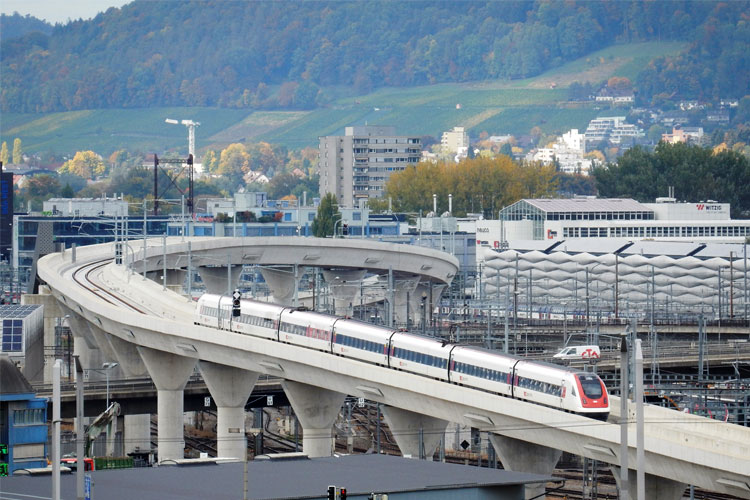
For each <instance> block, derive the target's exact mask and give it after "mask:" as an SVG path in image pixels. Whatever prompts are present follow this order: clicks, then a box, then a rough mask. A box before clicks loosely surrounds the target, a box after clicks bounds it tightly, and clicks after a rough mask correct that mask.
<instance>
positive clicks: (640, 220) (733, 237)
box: [477, 198, 750, 248]
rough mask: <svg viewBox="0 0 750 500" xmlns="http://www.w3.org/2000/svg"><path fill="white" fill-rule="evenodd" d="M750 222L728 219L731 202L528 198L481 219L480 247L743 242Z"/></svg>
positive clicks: (478, 237) (478, 223)
mask: <svg viewBox="0 0 750 500" xmlns="http://www.w3.org/2000/svg"><path fill="white" fill-rule="evenodd" d="M747 236H750V220H736V219H731V217H730V206H729V204H728V203H717V202H713V201H708V202H700V203H678V202H676V200H675V199H673V198H658V199H657V200H656V203H639V202H637V201H635V200H633V199H629V198H609V199H598V198H573V199H524V200H520V201H518V202H516V203H514V204H512V205H510V206H508V207H505V208H504V209H502V210H501V211H500V218H499V220H481V221H477V245H478V246H483V247H489V248H503V247H504V246H505V243H504V242H508V241H512V240H552V241H562V240H570V239H578V238H581V239H590V238H596V239H602V238H624V239H627V240H658V241H670V242H680V241H682V242H698V243H744V241H745V238H746V237H747Z"/></svg>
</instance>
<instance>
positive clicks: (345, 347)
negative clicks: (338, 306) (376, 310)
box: [331, 319, 396, 366]
mask: <svg viewBox="0 0 750 500" xmlns="http://www.w3.org/2000/svg"><path fill="white" fill-rule="evenodd" d="M394 333H396V330H393V329H391V328H383V327H382V326H376V325H373V324H371V323H365V322H362V321H357V320H354V319H340V320H339V321H337V322H336V326H335V327H334V330H333V342H332V343H331V349H332V352H333V353H334V354H338V355H341V356H347V357H352V358H356V359H359V360H362V361H367V362H369V363H375V364H378V365H383V366H388V349H389V347H390V343H391V337H392V336H393V334H394Z"/></svg>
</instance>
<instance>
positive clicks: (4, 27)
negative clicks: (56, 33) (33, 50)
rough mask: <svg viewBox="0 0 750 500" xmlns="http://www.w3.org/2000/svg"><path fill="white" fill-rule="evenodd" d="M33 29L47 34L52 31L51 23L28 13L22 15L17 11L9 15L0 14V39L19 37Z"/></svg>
mask: <svg viewBox="0 0 750 500" xmlns="http://www.w3.org/2000/svg"><path fill="white" fill-rule="evenodd" d="M35 31H38V32H40V33H44V34H45V35H49V34H50V33H52V25H51V24H47V23H45V22H44V21H41V20H39V19H37V18H36V17H32V16H30V15H28V14H27V15H25V16H22V15H21V14H19V13H18V12H14V13H13V15H10V16H8V15H5V14H2V15H0V40H7V39H10V38H19V37H22V36H24V35H26V34H27V33H32V32H35Z"/></svg>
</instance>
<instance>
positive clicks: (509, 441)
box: [489, 433, 562, 498]
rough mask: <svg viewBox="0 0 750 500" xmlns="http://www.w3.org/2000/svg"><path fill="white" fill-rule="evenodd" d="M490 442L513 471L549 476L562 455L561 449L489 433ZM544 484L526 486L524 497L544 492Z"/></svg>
mask: <svg viewBox="0 0 750 500" xmlns="http://www.w3.org/2000/svg"><path fill="white" fill-rule="evenodd" d="M489 436H490V442H492V446H493V447H494V448H495V451H496V452H497V456H498V457H499V458H500V461H501V462H502V463H503V467H504V468H505V469H507V470H511V471H515V472H529V473H533V474H543V475H547V476H550V475H552V471H554V470H555V465H557V462H558V461H559V460H560V456H561V455H562V451H561V450H556V449H554V448H549V447H547V446H541V445H538V444H534V443H527V442H526V441H521V440H519V439H515V438H511V437H507V436H501V435H499V434H492V433H490V434H489ZM544 489H545V486H544V484H538V485H534V486H528V485H527V486H526V498H534V497H537V496H538V495H542V494H543V493H544Z"/></svg>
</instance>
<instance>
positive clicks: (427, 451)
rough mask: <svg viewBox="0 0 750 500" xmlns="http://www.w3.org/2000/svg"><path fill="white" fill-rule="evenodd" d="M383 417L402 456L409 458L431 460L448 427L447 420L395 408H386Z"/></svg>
mask: <svg viewBox="0 0 750 500" xmlns="http://www.w3.org/2000/svg"><path fill="white" fill-rule="evenodd" d="M383 416H384V417H385V421H386V423H387V424H388V427H389V428H390V430H391V434H393V437H394V439H395V440H396V444H398V447H399V449H400V450H401V454H402V455H403V456H404V457H407V458H418V459H422V458H424V459H427V460H431V459H432V456H433V455H434V454H435V450H436V449H437V447H438V444H440V438H441V437H442V436H443V435H444V434H445V428H446V427H448V421H447V420H442V419H440V418H435V417H431V416H429V415H422V414H421V413H414V412H412V411H409V410H402V409H401V408H396V407H395V406H384V407H383Z"/></svg>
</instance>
